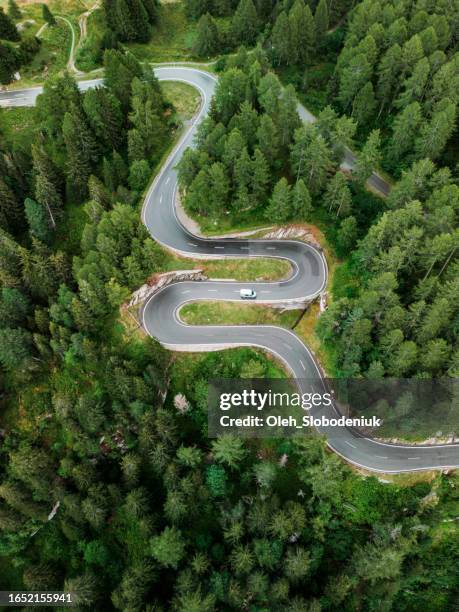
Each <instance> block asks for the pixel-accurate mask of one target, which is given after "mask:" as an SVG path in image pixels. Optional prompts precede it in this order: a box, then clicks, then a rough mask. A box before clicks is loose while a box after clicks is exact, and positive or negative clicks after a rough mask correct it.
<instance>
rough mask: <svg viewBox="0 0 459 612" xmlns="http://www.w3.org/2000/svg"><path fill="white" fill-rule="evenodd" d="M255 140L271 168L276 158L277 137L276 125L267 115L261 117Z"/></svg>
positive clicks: (277, 148)
mask: <svg viewBox="0 0 459 612" xmlns="http://www.w3.org/2000/svg"><path fill="white" fill-rule="evenodd" d="M257 139H258V147H259V149H260V151H261V152H262V153H263V156H264V157H265V159H266V160H267V161H268V163H269V165H270V166H271V167H272V166H273V165H274V163H275V161H276V160H277V158H278V150H279V136H278V131H277V128H276V125H275V123H274V121H273V120H272V119H271V117H270V116H269V115H265V114H263V115H261V117H260V125H259V127H258V130H257Z"/></svg>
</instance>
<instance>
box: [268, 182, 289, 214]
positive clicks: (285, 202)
mask: <svg viewBox="0 0 459 612" xmlns="http://www.w3.org/2000/svg"><path fill="white" fill-rule="evenodd" d="M291 204H292V194H291V190H290V185H289V184H288V183H287V180H286V179H285V178H284V177H283V178H281V179H280V180H279V181H278V182H277V183H276V185H275V187H274V191H273V195H272V197H271V200H270V202H269V206H268V207H267V209H266V218H267V219H271V220H272V221H274V222H275V223H282V222H283V221H286V220H287V219H288V218H289V217H290V216H291V214H292V205H291Z"/></svg>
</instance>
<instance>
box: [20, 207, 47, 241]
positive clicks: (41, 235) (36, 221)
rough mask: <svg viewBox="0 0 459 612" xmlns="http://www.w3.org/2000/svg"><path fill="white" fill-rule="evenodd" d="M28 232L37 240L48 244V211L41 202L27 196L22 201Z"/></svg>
mask: <svg viewBox="0 0 459 612" xmlns="http://www.w3.org/2000/svg"><path fill="white" fill-rule="evenodd" d="M24 207H25V214H26V218H27V223H28V224H29V232H30V234H31V235H32V236H35V238H38V240H41V241H42V242H46V243H47V244H49V242H50V241H51V228H50V220H49V217H48V213H47V212H46V211H45V209H44V208H43V206H42V205H41V204H38V202H35V200H31V199H30V198H27V199H26V200H25V202H24Z"/></svg>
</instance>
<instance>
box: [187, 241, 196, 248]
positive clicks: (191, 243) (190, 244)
mask: <svg viewBox="0 0 459 612" xmlns="http://www.w3.org/2000/svg"><path fill="white" fill-rule="evenodd" d="M187 245H188V246H194V247H197V246H198V245H197V244H194V243H193V242H187Z"/></svg>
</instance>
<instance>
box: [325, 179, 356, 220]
mask: <svg viewBox="0 0 459 612" xmlns="http://www.w3.org/2000/svg"><path fill="white" fill-rule="evenodd" d="M324 203H325V205H326V206H327V208H328V210H329V212H333V213H334V214H336V216H337V217H340V216H341V217H346V216H347V215H349V213H350V211H351V204H352V196H351V192H350V190H349V187H348V186H347V180H346V177H345V176H344V174H343V173H342V172H337V173H336V174H335V176H334V177H333V178H332V180H331V181H330V182H329V184H328V187H327V190H326V192H325V195H324Z"/></svg>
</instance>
